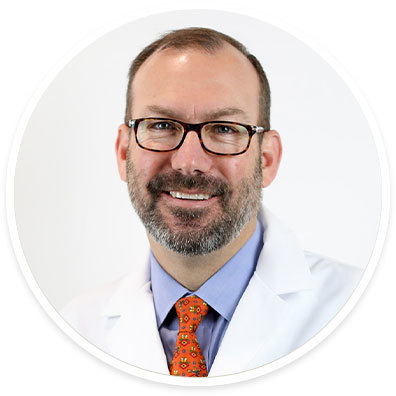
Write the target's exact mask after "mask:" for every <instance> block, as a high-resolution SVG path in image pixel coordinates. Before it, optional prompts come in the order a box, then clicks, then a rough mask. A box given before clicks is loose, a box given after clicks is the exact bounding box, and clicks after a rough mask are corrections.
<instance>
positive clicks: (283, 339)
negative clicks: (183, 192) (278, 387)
mask: <svg viewBox="0 0 396 396" xmlns="http://www.w3.org/2000/svg"><path fill="white" fill-rule="evenodd" d="M264 212H265V213H264ZM259 220H260V221H261V222H262V224H263V226H264V230H265V231H264V247H263V249H262V251H261V254H260V256H259V259H258V263H257V268H256V271H255V272H254V274H253V276H252V278H251V280H250V283H249V285H248V287H247V288H246V290H245V292H244V294H243V295H242V298H241V300H240V301H239V304H238V306H237V308H236V310H235V313H234V315H233V317H232V319H231V322H230V324H229V326H228V329H227V331H226V333H225V336H224V338H223V341H222V343H221V345H220V348H219V351H218V353H217V356H216V358H215V360H214V362H213V365H212V368H211V370H210V372H209V376H220V375H227V374H233V373H238V372H241V371H245V370H249V369H253V368H256V367H260V366H262V365H264V364H266V363H269V362H271V361H273V360H275V359H278V358H280V357H282V356H284V355H286V354H288V353H289V352H291V351H293V350H294V349H296V348H297V347H299V346H300V345H302V344H303V343H305V342H306V341H308V340H309V339H310V338H312V337H313V336H314V335H315V334H316V333H317V332H318V331H319V330H321V329H322V328H323V327H324V326H325V325H326V324H327V323H328V322H329V321H330V320H331V319H332V318H333V317H334V316H335V315H336V314H337V312H338V311H339V310H340V309H341V308H342V306H343V305H344V304H345V303H346V301H347V300H348V298H349V297H350V295H351V294H352V292H353V290H354V288H355V287H356V285H357V283H358V281H359V279H360V276H361V273H362V271H361V270H360V269H357V268H355V267H352V266H348V265H344V264H341V263H337V262H334V261H332V260H329V259H327V258H323V257H319V256H317V255H314V254H312V253H307V252H304V251H303V250H302V249H301V248H300V247H299V245H298V242H297V240H296V238H295V236H294V235H293V234H292V233H291V232H290V231H289V230H288V229H287V228H285V226H284V225H283V224H281V223H280V221H279V220H278V219H277V218H275V217H274V216H273V215H272V214H271V213H270V212H268V211H267V210H266V209H265V211H260V213H259ZM61 314H62V316H63V317H64V319H65V320H66V321H67V322H69V324H70V325H71V326H72V327H74V329H75V330H76V331H77V332H78V333H80V334H81V335H82V336H84V337H85V338H86V339H87V340H89V341H90V342H91V343H92V344H94V345H96V346H97V347H98V348H100V349H101V350H103V351H105V352H107V353H109V354H110V355H112V356H114V357H116V358H118V359H120V360H122V361H125V362H127V363H129V364H131V365H133V366H137V367H140V368H143V369H147V370H150V371H155V372H158V373H162V374H169V371H168V366H167V361H166V356H165V353H164V350H163V347H162V343H161V340H160V337H159V333H158V329H157V324H156V316H155V310H154V303H153V296H152V293H151V290H150V275H149V261H148V260H147V263H146V264H145V265H143V264H142V273H140V274H138V273H136V272H134V273H133V274H129V275H126V276H124V277H123V278H121V279H119V280H117V281H115V282H112V283H110V284H108V285H106V286H104V287H102V288H100V289H98V290H96V291H94V292H91V293H88V294H86V295H83V296H81V297H78V298H76V299H74V300H73V301H72V302H71V303H70V304H68V305H67V306H66V307H65V308H64V309H63V311H62V312H61Z"/></svg>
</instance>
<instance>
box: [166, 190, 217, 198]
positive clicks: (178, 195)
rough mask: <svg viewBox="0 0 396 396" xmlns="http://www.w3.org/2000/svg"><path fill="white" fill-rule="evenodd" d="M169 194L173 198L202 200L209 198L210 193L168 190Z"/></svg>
mask: <svg viewBox="0 0 396 396" xmlns="http://www.w3.org/2000/svg"><path fill="white" fill-rule="evenodd" d="M169 194H170V195H171V196H172V197H173V198H180V199H199V200H204V199H209V198H210V195H208V194H185V193H182V192H179V191H169Z"/></svg>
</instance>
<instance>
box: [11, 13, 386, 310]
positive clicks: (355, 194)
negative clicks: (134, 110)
mask: <svg viewBox="0 0 396 396" xmlns="http://www.w3.org/2000/svg"><path fill="white" fill-rule="evenodd" d="M128 22H129V21H128ZM186 26H205V27H211V28H215V29H219V30H220V31H222V32H223V33H227V34H230V35H231V36H232V37H235V38H236V39H238V40H240V41H241V42H243V43H244V44H245V45H247V47H248V48H249V50H250V51H251V52H252V53H254V54H255V55H256V56H257V57H258V59H260V60H261V62H262V64H263V67H264V70H265V71H266V73H267V76H268V78H269V81H270V86H271V91H272V100H271V102H272V103H271V125H272V128H275V129H277V130H278V131H279V133H280V135H281V138H282V143H283V158H282V161H281V166H280V170H279V173H278V176H277V178H276V179H275V182H274V183H272V185H271V186H270V187H269V188H267V189H265V190H264V192H263V195H264V204H265V205H266V207H268V208H269V209H270V210H271V211H272V212H273V213H275V214H276V215H277V216H278V217H280V218H281V220H283V221H284V222H285V223H286V224H287V226H288V227H290V228H291V229H292V230H293V231H294V232H295V233H296V234H297V235H298V236H299V238H300V240H301V245H302V246H303V247H304V249H306V250H309V251H312V252H316V253H320V254H321V255H324V256H327V257H331V258H332V259H335V260H338V261H341V262H344V263H348V264H350V265H353V266H356V267H360V268H365V267H366V266H367V263H368V261H369V258H370V256H371V254H372V250H373V247H374V245H375V241H376V238H377V233H378V224H379V219H380V213H381V198H382V197H381V196H382V194H381V174H380V163H379V160H378V154H377V151H376V146H375V143H374V138H373V133H372V131H371V130H370V125H369V122H368V121H367V119H366V116H365V114H364V112H363V111H362V109H361V108H360V106H359V103H358V101H357V99H356V98H355V97H354V96H353V94H352V92H351V91H350V88H349V87H348V85H346V83H345V82H344V81H343V80H342V78H341V77H340V76H339V75H338V74H337V72H336V71H335V70H334V69H333V68H332V67H331V66H330V65H329V63H328V62H327V61H326V60H324V59H323V58H322V57H321V56H320V55H318V54H317V53H316V52H315V51H314V50H313V49H311V48H310V47H309V46H308V45H306V44H303V43H302V42H301V41H300V40H298V39H297V38H295V37H294V36H293V35H291V34H289V33H287V32H285V31H284V30H282V29H279V28H277V27H275V26H272V25H270V24H268V23H264V22H261V21H260V20H258V19H255V18H249V17H246V16H241V15H237V14H233V13H226V12H224V11H216V12H215V11H213V10H212V11H209V10H190V11H188V10H184V11H178V12H171V13H169V12H168V13H158V14H155V15H151V16H149V17H146V18H140V19H136V20H134V21H133V22H129V23H127V24H125V25H123V26H120V27H117V28H115V29H114V30H112V31H110V32H108V33H107V32H106V34H105V35H104V36H103V37H100V38H99V39H97V40H95V41H94V43H92V44H90V45H89V46H87V47H86V48H83V49H81V48H79V49H78V50H77V49H76V52H77V55H76V56H75V57H73V59H72V60H70V61H69V60H67V65H65V66H64V65H62V69H61V70H60V71H58V70H56V71H54V73H53V74H54V79H52V78H48V82H47V81H46V82H45V83H44V84H43V88H42V89H41V90H40V92H39V93H38V95H37V97H38V99H39V102H38V103H37V104H36V103H33V104H32V111H33V113H32V114H30V112H29V111H28V112H27V115H26V118H28V123H27V126H26V129H25V130H24V125H23V126H22V128H21V131H19V132H20V133H19V134H18V136H21V137H22V133H21V132H24V133H23V139H22V142H21V144H20V146H19V152H18V161H17V165H16V171H15V178H14V182H15V214H16V224H17V226H18V236H19V239H20V242H21V246H22V248H23V252H24V255H25V257H26V261H27V263H28V265H29V267H30V269H31V271H32V273H33V275H34V277H35V279H36V281H37V283H38V285H39V287H40V289H41V290H42V292H43V293H44V295H45V296H46V297H47V298H48V300H49V301H50V302H51V304H53V305H54V307H55V308H57V309H60V308H62V307H63V306H64V305H65V304H66V303H67V302H69V301H70V300H71V299H72V298H74V297H76V296H78V295H81V294H83V293H86V292H87V291H88V290H91V289H92V288H95V287H97V286H99V285H103V284H104V283H108V282H110V281H112V280H114V279H117V278H119V277H120V276H121V275H123V274H125V273H129V272H134V271H135V272H136V271H138V272H139V270H140V268H141V267H142V263H143V262H145V261H146V255H147V251H148V242H147V238H146V235H145V229H144V227H143V225H142V224H141V222H140V221H139V219H138V217H137V215H136V214H135V212H134V211H133V210H132V207H131V204H130V199H129V196H128V194H127V188H126V185H125V183H123V182H121V180H120V178H119V176H118V171H117V166H116V160H115V152H114V142H115V139H116V136H117V127H118V125H119V124H120V123H121V122H122V120H123V116H124V109H125V91H126V85H127V70H128V68H129V65H130V62H131V59H133V58H134V57H135V56H136V54H138V53H139V52H140V51H141V49H142V48H143V47H144V46H145V45H147V43H149V42H151V41H153V40H155V39H156V38H157V37H159V35H160V34H162V33H163V32H165V31H169V30H170V29H178V28H182V27H186ZM245 26H249V29H248V30H247V29H244V28H243V27H245ZM136 32H139V37H136ZM80 51H81V52H80ZM47 84H49V86H48V87H47ZM23 130H24V131H23ZM375 132H377V131H375ZM17 146H18V145H16V148H18V147H17ZM15 151H17V150H15ZM384 184H386V183H384ZM367 186H370V188H367ZM11 189H12V187H11ZM11 211H12V208H11ZM136 267H139V268H136Z"/></svg>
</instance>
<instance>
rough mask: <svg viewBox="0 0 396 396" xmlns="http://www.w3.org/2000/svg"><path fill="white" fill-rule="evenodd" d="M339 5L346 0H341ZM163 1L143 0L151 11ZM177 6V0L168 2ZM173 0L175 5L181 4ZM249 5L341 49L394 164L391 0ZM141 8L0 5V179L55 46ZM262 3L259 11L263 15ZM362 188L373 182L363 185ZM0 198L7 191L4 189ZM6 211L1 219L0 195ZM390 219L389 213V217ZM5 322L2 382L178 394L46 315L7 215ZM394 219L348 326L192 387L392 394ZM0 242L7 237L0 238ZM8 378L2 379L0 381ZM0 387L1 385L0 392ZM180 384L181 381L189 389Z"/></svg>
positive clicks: (120, 4) (55, 56) (18, 386)
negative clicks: (75, 337) (125, 369)
mask: <svg viewBox="0 0 396 396" xmlns="http://www.w3.org/2000/svg"><path fill="white" fill-rule="evenodd" d="M229 3H230V2H229V1H228V2H221V1H213V0H212V1H210V2H206V1H201V2H200V7H202V8H208V7H214V8H220V9H225V10H234V11H240V7H238V5H237V3H236V2H235V8H234V6H233V5H232V4H231V5H230V4H229ZM345 3H346V4H345ZM155 4H157V5H159V4H161V3H160V2H157V3H156V2H154V1H146V2H145V7H146V10H147V11H150V10H151V11H152V12H154V11H159V10H164V9H163V8H161V7H163V6H159V8H158V7H155ZM172 4H174V5H175V6H176V5H177V3H176V2H172ZM185 6H186V5H185V4H183V3H179V7H180V8H182V7H185ZM244 8H245V10H246V12H247V13H249V12H250V13H251V15H257V16H260V15H261V16H262V17H263V18H268V20H271V17H274V18H275V20H279V21H280V22H282V23H284V24H285V25H286V26H287V25H290V26H292V27H294V28H295V29H297V30H299V31H300V32H302V33H304V34H305V35H306V36H307V37H309V38H311V39H314V40H316V41H317V42H318V43H320V44H321V45H322V46H323V47H324V48H325V49H327V50H328V52H330V53H331V54H333V55H334V57H335V58H337V59H338V60H339V61H340V63H341V64H342V65H343V66H344V69H345V70H347V71H348V72H349V74H350V75H351V76H352V77H353V79H354V80H355V82H356V83H357V84H358V86H359V87H360V89H361V91H362V92H363V94H364V95H365V96H366V98H367V100H368V102H369V103H370V104H371V107H372V109H373V111H374V113H375V115H376V117H377V120H378V123H379V126H380V128H381V129H382V133H383V137H384V141H385V145H386V148H387V151H388V157H389V164H390V171H391V174H392V169H393V168H394V165H395V163H394V159H393V157H395V156H396V144H395V142H396V138H395V137H394V134H395V133H396V132H395V131H396V128H395V126H396V123H395V119H394V113H395V112H394V106H395V103H394V102H395V100H394V92H395V91H396V78H395V76H394V70H395V69H396V61H395V54H394V36H395V34H396V29H395V27H392V24H393V23H394V22H393V17H392V15H393V13H392V11H391V2H390V1H389V2H386V1H377V2H376V3H375V5H374V4H372V3H371V2H362V1H361V2H357V1H349V2H341V1H321V2H317V1H307V0H301V1H298V2H295V1H282V0H278V1H262V2H260V5H259V4H258V3H257V4H255V3H254V2H244ZM136 9H139V6H138V5H136V4H131V1H121V0H119V1H113V2H112V5H111V6H110V5H109V4H108V3H106V4H105V3H103V4H102V3H100V2H97V1H96V2H93V1H85V2H84V3H78V2H77V1H68V2H64V3H63V2H56V3H55V2H49V1H48V2H47V1H36V2H34V3H31V4H30V3H29V2H27V1H15V2H14V3H13V5H12V6H10V5H9V6H7V8H6V9H4V7H3V10H2V12H1V14H0V15H1V16H0V18H1V19H0V26H1V35H0V37H1V48H2V55H3V60H2V66H1V70H2V71H1V74H0V86H1V87H2V89H1V96H0V98H1V109H2V121H3V122H2V130H1V139H2V141H1V144H0V155H1V165H2V166H1V178H2V180H3V185H5V175H6V166H7V160H8V155H9V149H10V146H11V142H12V138H13V134H14V131H15V127H16V125H17V123H18V120H19V118H20V116H21V114H22V112H23V110H24V108H25V106H26V104H27V102H28V100H29V98H30V97H31V95H32V94H33V93H34V91H35V89H36V88H37V86H38V84H39V83H40V81H41V80H42V79H43V78H44V77H45V75H46V73H47V72H48V71H49V70H50V69H51V68H52V67H53V66H54V65H55V64H56V62H57V61H59V60H60V59H61V57H62V56H64V55H65V53H67V51H69V50H71V49H72V48H73V46H75V45H76V44H78V43H79V41H81V39H82V38H87V37H89V36H90V35H92V34H93V33H94V32H95V30H98V29H101V28H103V27H104V26H106V25H108V24H113V23H114V22H116V21H117V20H118V19H120V18H125V16H126V15H129V16H130V17H131V18H132V17H133V15H134V11H136ZM257 10H261V11H260V13H259V12H258V11H257ZM367 188H368V189H369V188H370V186H367ZM3 196H4V194H3ZM1 210H2V219H5V217H6V216H5V209H4V205H3V207H2V209H1ZM393 223H394V221H393ZM0 232H1V240H2V243H1V247H0V248H1V251H0V253H1V271H2V273H1V276H0V293H1V294H0V301H1V302H0V304H1V305H0V309H1V313H2V321H1V323H2V325H1V330H0V340H1V341H0V351H1V358H0V359H1V360H0V362H1V363H0V364H1V365H2V367H0V370H1V371H0V372H1V373H2V375H1V378H2V380H1V381H0V390H1V391H2V393H3V394H7V395H14V394H15V395H16V394H23V393H25V392H26V393H27V392H30V393H33V394H35V393H39V392H40V394H43V395H47V394H48V395H49V394H53V393H57V394H60V395H63V394H64V395H66V394H67V395H68V394H76V395H79V394H85V393H88V394H97V395H102V394H103V395H104V394H109V393H110V392H114V393H117V394H121V395H122V394H125V395H126V394H130V393H131V392H132V391H142V392H147V391H150V390H151V391H156V392H162V394H171V393H180V392H181V391H183V390H182V389H180V388H177V389H174V388H173V387H171V386H165V385H158V384H154V383H150V382H147V381H144V380H141V379H137V378H133V377H131V376H129V375H127V374H123V373H121V372H118V371H117V370H115V369H112V368H109V367H107V366H106V365H105V364H104V363H101V362H99V361H98V360H97V359H95V358H93V357H91V356H90V355H88V354H87V353H86V352H85V351H83V350H82V349H80V348H79V347H77V346H76V345H74V343H73V342H72V341H71V340H69V339H68V338H67V337H66V336H65V335H64V334H63V333H62V332H61V330H59V329H58V328H57V327H56V325H55V324H54V323H52V320H51V319H50V318H49V317H48V316H47V314H46V313H45V312H44V310H43V309H42V308H41V307H40V305H39V304H38V303H37V302H36V301H35V300H34V298H33V295H32V293H31V291H30V290H29V288H28V287H27V285H26V282H25V280H24V278H23V276H22V274H21V271H20V269H19V267H18V265H17V263H16V260H15V258H14V254H13V251H12V249H11V246H10V242H9V236H8V231H7V226H6V224H5V221H4V222H2V226H1V229H0ZM393 238H394V230H393V225H392V221H391V224H390V229H389V233H388V238H387V242H386V245H385V248H384V251H383V257H382V260H381V262H380V264H379V266H378V268H377V271H376V273H375V274H374V277H373V279H372V282H371V283H370V285H369V287H368V289H367V290H366V292H365V294H364V295H363V297H362V299H361V300H360V302H359V303H358V305H357V306H356V307H355V309H354V310H353V312H352V313H351V315H349V317H348V318H347V319H346V320H345V321H344V322H343V324H342V325H341V326H340V327H339V328H338V329H337V330H336V331H335V332H334V333H333V334H332V335H331V336H330V337H329V338H328V339H326V340H325V341H324V342H323V343H322V344H321V345H319V346H318V347H317V348H315V349H314V350H313V351H311V352H310V353H309V354H308V355H306V356H305V357H303V358H302V359H299V360H298V361H296V362H294V363H292V364H291V365H289V366H287V367H285V368H283V369H281V370H278V371H277V372H275V373H272V374H269V375H267V376H265V377H262V378H259V379H255V380H251V381H249V382H248V383H243V384H238V385H232V386H231V385H229V386H223V387H217V388H207V389H204V390H203V389H189V390H188V391H189V392H192V393H197V392H202V391H205V392H219V393H221V392H223V393H224V394H225V393H227V394H230V395H233V394H239V393H240V392H245V391H248V392H250V393H251V394H253V395H254V394H263V393H268V394H271V395H283V394H290V393H297V394H304V395H314V394H315V395H316V394H318V393H321V395H327V394H328V395H333V394H335V393H339V394H349V393H353V394H369V393H370V394H371V393H374V392H375V393H377V394H381V395H387V394H394V392H395V390H396V386H395V384H394V361H393V359H394V356H393V354H394V352H395V345H396V342H395V340H394V335H395V334H396V331H395V330H396V326H395V324H394V323H393V322H394V321H392V318H393V317H394V315H393V314H392V313H393V312H394V301H395V300H396V299H395V296H394V294H395V293H394V289H395V288H394V287H393V282H394V279H396V276H395V275H396V270H395V266H394V263H393V261H395V256H396V248H395V246H392V244H391V243H390V241H392V240H393ZM3 240H4V241H5V243H3ZM3 388H4V389H3ZM6 389H7V390H6ZM184 391H186V390H184Z"/></svg>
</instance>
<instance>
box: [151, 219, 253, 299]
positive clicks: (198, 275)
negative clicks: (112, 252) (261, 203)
mask: <svg viewBox="0 0 396 396" xmlns="http://www.w3.org/2000/svg"><path fill="white" fill-rule="evenodd" d="M256 221H257V218H256V217H255V216H253V218H252V219H251V220H250V221H249V222H248V223H247V224H246V225H245V227H244V228H243V229H242V231H241V233H240V234H239V235H238V237H237V238H235V239H234V240H233V241H232V242H230V243H229V244H228V245H226V246H224V247H222V248H221V249H218V250H216V251H215V252H212V253H210V254H206V255H201V256H192V257H191V256H184V255H182V254H179V253H176V252H173V251H171V250H169V249H167V248H164V247H163V246H162V245H160V244H159V243H158V242H157V241H155V240H154V239H153V238H152V237H151V235H150V234H148V239H149V243H150V246H151V250H152V252H153V254H154V257H155V258H156V260H157V261H158V263H159V264H160V265H161V267H162V268H163V269H164V270H165V271H166V272H167V273H168V274H169V275H170V276H172V278H174V279H175V280H176V281H178V282H179V283H180V284H181V285H182V286H184V287H185V288H186V289H188V290H190V291H196V290H198V289H199V288H200V287H201V286H202V285H203V284H204V283H205V282H206V281H207V280H208V279H209V278H210V277H211V276H212V275H213V274H215V273H216V272H217V271H218V270H219V269H220V268H221V267H222V266H223V265H224V264H225V263H226V262H227V261H228V260H230V258H231V257H233V256H234V255H235V254H236V253H237V252H238V251H239V249H241V248H242V246H243V245H244V244H245V243H246V242H247V241H248V240H249V238H250V237H251V236H252V235H253V233H254V231H255V229H256Z"/></svg>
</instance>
